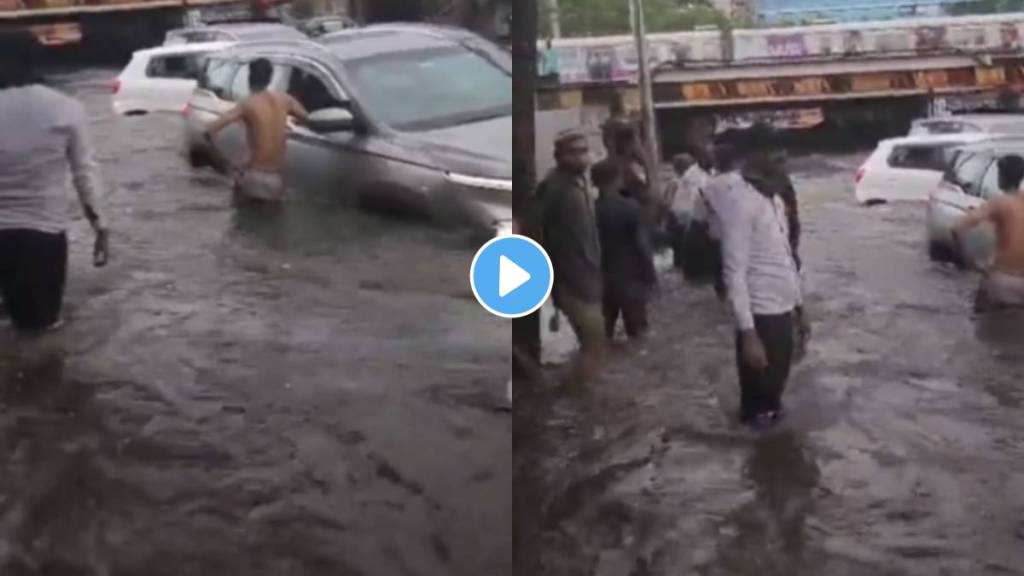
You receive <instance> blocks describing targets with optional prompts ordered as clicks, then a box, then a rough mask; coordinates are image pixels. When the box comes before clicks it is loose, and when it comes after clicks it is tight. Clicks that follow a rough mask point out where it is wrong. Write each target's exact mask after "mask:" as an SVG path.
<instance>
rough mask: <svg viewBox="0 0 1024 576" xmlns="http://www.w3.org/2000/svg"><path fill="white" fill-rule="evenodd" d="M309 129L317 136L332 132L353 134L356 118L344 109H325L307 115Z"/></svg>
mask: <svg viewBox="0 0 1024 576" xmlns="http://www.w3.org/2000/svg"><path fill="white" fill-rule="evenodd" d="M308 125H309V129H310V130H312V131H313V132H317V133H319V134H330V133H332V132H353V131H355V129H356V117H355V116H354V115H353V114H352V112H350V111H349V110H346V109H344V108H325V109H323V110H317V111H316V112H313V113H312V114H310V115H309V123H308Z"/></svg>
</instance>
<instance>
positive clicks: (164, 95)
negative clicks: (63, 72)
mask: <svg viewBox="0 0 1024 576" xmlns="http://www.w3.org/2000/svg"><path fill="white" fill-rule="evenodd" d="M233 45H234V43H233V42H208V43H203V44H187V45H180V46H161V47H159V48H150V49H148V50H140V51H138V52H136V53H135V54H133V55H132V59H131V62H129V63H128V66H127V67H125V69H124V71H123V72H121V75H120V76H118V77H117V79H116V80H114V86H113V92H114V96H113V107H114V112H115V113H117V114H123V115H127V116H138V115H143V114H149V113H151V112H181V111H182V110H184V109H185V105H186V104H188V101H189V98H191V97H192V92H194V91H195V89H196V78H197V77H198V75H199V72H200V71H201V70H202V65H201V64H202V61H203V59H204V58H205V57H206V56H208V55H210V54H213V53H215V52H219V51H221V50H223V49H225V48H228V47H230V46H233Z"/></svg>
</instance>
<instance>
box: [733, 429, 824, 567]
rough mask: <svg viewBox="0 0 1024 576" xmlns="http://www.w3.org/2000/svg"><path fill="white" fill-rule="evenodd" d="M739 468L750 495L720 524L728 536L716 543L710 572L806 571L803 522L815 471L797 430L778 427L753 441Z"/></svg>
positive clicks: (810, 501)
mask: <svg viewBox="0 0 1024 576" xmlns="http://www.w3.org/2000/svg"><path fill="white" fill-rule="evenodd" d="M743 472H744V477H745V479H746V480H747V482H748V483H749V484H750V485H751V486H752V487H753V491H754V498H753V500H752V501H751V502H750V503H748V504H746V505H744V506H742V507H740V508H738V509H737V510H736V511H735V512H734V513H733V514H732V515H730V517H729V519H728V521H727V525H726V526H725V527H723V531H724V533H726V534H728V536H729V537H728V538H727V539H726V540H725V541H724V542H723V543H721V544H720V550H719V553H718V559H719V562H718V563H717V565H716V572H715V573H722V574H730V573H731V574H778V575H792V574H803V573H805V570H806V569H807V568H809V567H810V565H809V564H808V561H809V560H810V559H809V558H808V557H807V555H806V553H805V543H806V541H807V538H808V537H809V535H808V534H807V533H806V530H805V526H806V520H807V518H808V516H809V515H810V514H812V512H813V509H814V490H815V488H816V487H817V486H818V480H819V477H820V472H819V470H818V466H817V462H816V461H815V459H814V457H813V455H812V454H810V453H809V448H808V446H807V445H806V441H805V438H804V437H803V435H802V433H800V432H797V431H792V430H780V431H778V432H775V433H769V434H768V435H766V436H764V437H762V438H758V439H756V440H755V441H754V445H753V447H752V448H751V451H750V455H749V457H748V458H747V460H746V463H745V464H744V466H743Z"/></svg>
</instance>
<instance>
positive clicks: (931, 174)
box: [855, 133, 991, 205]
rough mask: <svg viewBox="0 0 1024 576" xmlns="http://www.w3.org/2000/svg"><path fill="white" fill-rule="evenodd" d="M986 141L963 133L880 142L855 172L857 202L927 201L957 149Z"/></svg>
mask: <svg viewBox="0 0 1024 576" xmlns="http://www.w3.org/2000/svg"><path fill="white" fill-rule="evenodd" d="M987 138H991V136H990V135H988V134H978V133H970V134H968V133H964V134H948V135H929V136H908V137H905V138H893V139H891V140H883V141H882V142H879V144H878V148H876V149H875V152H874V153H873V154H872V155H871V156H870V157H869V158H868V160H867V162H865V163H864V165H863V166H861V168H860V170H858V171H857V186H856V192H855V194H856V197H857V201H858V202H860V203H861V204H868V205H871V204H884V203H887V202H901V201H902V202H906V201H916V202H924V201H927V200H928V197H929V195H930V194H931V193H932V192H933V191H934V190H935V188H936V187H937V186H938V185H939V182H941V181H942V173H943V172H944V171H945V170H946V168H947V167H948V165H949V162H950V160H951V159H952V154H953V153H954V152H955V151H956V149H957V148H959V147H961V146H964V145H966V144H972V143H974V142H980V141H982V140H985V139H987Z"/></svg>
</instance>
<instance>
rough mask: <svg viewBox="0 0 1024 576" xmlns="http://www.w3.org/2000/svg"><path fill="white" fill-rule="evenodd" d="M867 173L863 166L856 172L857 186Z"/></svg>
mask: <svg viewBox="0 0 1024 576" xmlns="http://www.w3.org/2000/svg"><path fill="white" fill-rule="evenodd" d="M867 172H868V170H867V168H865V167H863V166H861V167H860V168H859V169H858V170H857V184H860V181H861V180H863V179H864V175H865V174H867Z"/></svg>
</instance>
